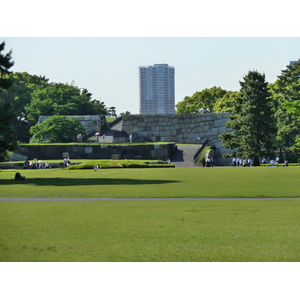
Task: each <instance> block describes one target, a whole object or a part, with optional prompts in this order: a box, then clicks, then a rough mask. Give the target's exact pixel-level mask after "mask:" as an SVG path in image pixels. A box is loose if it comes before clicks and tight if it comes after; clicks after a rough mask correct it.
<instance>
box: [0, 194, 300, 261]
mask: <svg viewBox="0 0 300 300" xmlns="http://www.w3.org/2000/svg"><path fill="white" fill-rule="evenodd" d="M0 206H1V210H0V229H1V236H0V261H74V262H76V261H100V262H105V261H130V262H135V261H138V262H142V261H149V262H151V261H152V262H158V261H190V262H194V261H199V262H201V261H300V253H299V243H300V238H299V231H300V223H299V215H300V205H299V200H295V199H293V200H292V199H290V200H276V199H269V200H169V201H163V200H155V201H150V200H144V201H142V200H140V201H134V200H132V201H75V202H68V201H63V202H59V201H54V202H10V203H9V202H2V203H0Z"/></svg>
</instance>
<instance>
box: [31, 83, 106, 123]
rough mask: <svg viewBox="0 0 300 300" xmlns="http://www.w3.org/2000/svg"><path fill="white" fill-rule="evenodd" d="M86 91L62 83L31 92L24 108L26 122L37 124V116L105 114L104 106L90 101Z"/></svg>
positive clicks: (97, 101) (96, 101) (98, 102)
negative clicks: (26, 117) (28, 102)
mask: <svg viewBox="0 0 300 300" xmlns="http://www.w3.org/2000/svg"><path fill="white" fill-rule="evenodd" d="M91 95H92V94H91V93H89V92H88V91H87V90H86V89H80V88H78V87H77V86H74V85H70V84H63V83H50V84H49V85H47V86H46V87H44V88H42V89H37V90H35V91H33V93H32V98H31V102H30V105H28V106H27V107H26V112H27V116H28V121H29V122H31V123H37V121H38V118H39V116H41V115H43V116H53V115H100V114H106V109H105V105H104V103H103V102H100V101H99V100H95V99H94V100H92V99H91Z"/></svg>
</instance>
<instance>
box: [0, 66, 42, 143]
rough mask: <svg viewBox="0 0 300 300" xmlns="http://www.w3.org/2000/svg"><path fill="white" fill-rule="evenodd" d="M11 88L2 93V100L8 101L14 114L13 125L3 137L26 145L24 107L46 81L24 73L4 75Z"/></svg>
mask: <svg viewBox="0 0 300 300" xmlns="http://www.w3.org/2000/svg"><path fill="white" fill-rule="evenodd" d="M6 77H7V78H8V79H9V80H10V81H11V86H10V87H9V88H8V89H7V90H6V91H5V92H4V93H3V99H5V100H7V101H10V103H11V105H12V108H13V110H14V112H15V114H16V118H14V120H13V123H12V124H11V126H10V127H9V129H8V130H7V131H6V132H5V137H6V138H10V139H14V140H16V141H19V142H23V143H28V141H29V139H30V136H31V135H30V133H29V128H30V125H35V123H34V124H30V123H29V122H28V120H27V113H26V107H27V106H28V105H29V104H30V102H31V94H32V93H33V91H35V90H36V89H38V88H44V87H45V86H46V85H47V84H48V79H46V78H45V77H42V76H36V75H30V74H28V73H26V72H22V73H19V72H16V73H11V74H9V75H6Z"/></svg>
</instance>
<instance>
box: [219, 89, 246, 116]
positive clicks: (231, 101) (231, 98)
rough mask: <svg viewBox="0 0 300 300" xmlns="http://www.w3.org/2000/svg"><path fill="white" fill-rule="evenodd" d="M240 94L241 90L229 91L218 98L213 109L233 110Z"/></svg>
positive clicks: (221, 110) (220, 110)
mask: <svg viewBox="0 0 300 300" xmlns="http://www.w3.org/2000/svg"><path fill="white" fill-rule="evenodd" d="M239 95H240V92H231V91H229V92H227V93H226V94H225V95H224V96H223V97H222V98H219V99H217V100H216V103H215V105H214V107H213V111H214V112H215V113H221V112H232V111H233V110H234V107H235V105H236V101H237V99H238V97H239Z"/></svg>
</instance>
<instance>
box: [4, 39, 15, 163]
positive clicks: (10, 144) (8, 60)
mask: <svg viewBox="0 0 300 300" xmlns="http://www.w3.org/2000/svg"><path fill="white" fill-rule="evenodd" d="M4 49H5V42H3V43H1V44H0V160H1V161H2V160H5V159H6V156H7V151H12V150H14V149H15V148H16V146H17V143H16V141H14V140H10V139H7V138H5V137H4V133H5V132H6V130H7V129H8V128H9V126H10V125H11V123H12V122H13V120H14V118H15V117H16V115H15V113H14V110H13V108H12V104H11V101H9V99H4V98H3V93H5V91H6V90H7V89H8V88H9V87H10V85H11V81H10V80H9V79H8V78H7V77H6V75H7V74H9V73H11V72H10V71H9V69H10V68H11V67H12V66H13V65H14V62H13V61H12V57H11V55H12V51H9V52H8V53H6V54H2V53H1V52H2V51H3V50H4Z"/></svg>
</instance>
